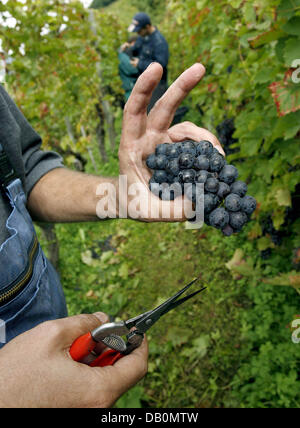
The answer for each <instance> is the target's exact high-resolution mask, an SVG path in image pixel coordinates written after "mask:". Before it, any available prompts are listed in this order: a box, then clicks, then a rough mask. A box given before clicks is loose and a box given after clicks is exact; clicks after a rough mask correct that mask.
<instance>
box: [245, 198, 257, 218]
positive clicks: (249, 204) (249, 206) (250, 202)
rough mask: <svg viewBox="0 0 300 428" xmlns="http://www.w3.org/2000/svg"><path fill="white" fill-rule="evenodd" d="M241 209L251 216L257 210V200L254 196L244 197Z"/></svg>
mask: <svg viewBox="0 0 300 428" xmlns="http://www.w3.org/2000/svg"><path fill="white" fill-rule="evenodd" d="M241 208H242V210H243V211H244V212H245V213H246V214H248V215H251V214H252V213H253V211H255V209H256V200H255V199H254V198H253V197H252V196H244V197H243V199H242V201H241Z"/></svg>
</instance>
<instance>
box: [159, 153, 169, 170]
mask: <svg viewBox="0 0 300 428" xmlns="http://www.w3.org/2000/svg"><path fill="white" fill-rule="evenodd" d="M167 162H168V158H167V156H166V155H157V156H156V169H164V168H165V167H166V165H167Z"/></svg>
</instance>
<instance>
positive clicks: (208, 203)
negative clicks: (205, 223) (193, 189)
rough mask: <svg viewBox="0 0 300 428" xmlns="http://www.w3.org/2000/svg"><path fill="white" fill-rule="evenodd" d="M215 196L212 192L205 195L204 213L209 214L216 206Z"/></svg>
mask: <svg viewBox="0 0 300 428" xmlns="http://www.w3.org/2000/svg"><path fill="white" fill-rule="evenodd" d="M215 206H216V205H215V198H214V195H213V194H212V193H205V195H204V213H205V214H209V213H210V212H211V211H212V210H213V209H214V208H215Z"/></svg>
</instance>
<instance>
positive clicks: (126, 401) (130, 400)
mask: <svg viewBox="0 0 300 428" xmlns="http://www.w3.org/2000/svg"><path fill="white" fill-rule="evenodd" d="M143 393H144V389H143V388H142V387H141V386H135V387H133V388H131V389H130V390H129V391H127V392H126V393H125V394H124V395H122V397H121V398H119V400H118V401H117V403H116V407H117V408H119V409H140V408H141V407H142V404H141V400H142V397H143Z"/></svg>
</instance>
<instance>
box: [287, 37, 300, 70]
mask: <svg viewBox="0 0 300 428" xmlns="http://www.w3.org/2000/svg"><path fill="white" fill-rule="evenodd" d="M298 58H300V38H296V37H293V38H291V39H290V40H288V41H287V42H286V43H285V51H284V59H285V64H286V65H287V66H288V67H291V65H292V63H293V62H294V61H295V59H298Z"/></svg>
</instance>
